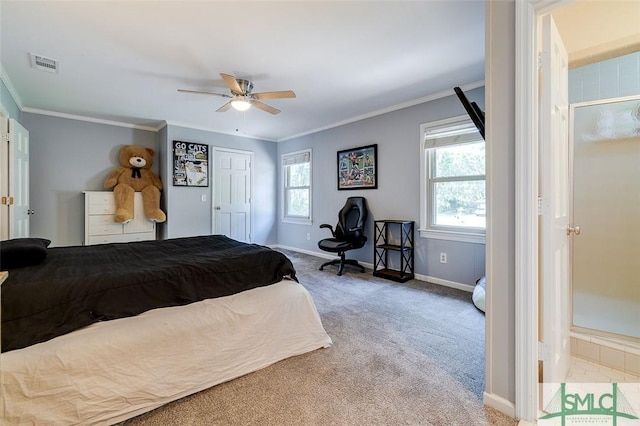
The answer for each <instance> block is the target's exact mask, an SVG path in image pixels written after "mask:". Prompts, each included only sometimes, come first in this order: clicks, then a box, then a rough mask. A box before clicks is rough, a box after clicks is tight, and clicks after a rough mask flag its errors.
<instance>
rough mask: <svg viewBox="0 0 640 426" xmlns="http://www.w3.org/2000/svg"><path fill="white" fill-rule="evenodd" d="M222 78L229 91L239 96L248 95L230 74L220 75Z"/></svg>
mask: <svg viewBox="0 0 640 426" xmlns="http://www.w3.org/2000/svg"><path fill="white" fill-rule="evenodd" d="M220 77H222V79H223V80H224V82H225V83H227V86H229V89H231V91H232V92H233V93H237V94H239V95H246V93H244V92H243V91H242V88H241V87H240V85H239V84H238V82H237V81H236V78H235V77H234V76H232V75H230V74H223V73H220Z"/></svg>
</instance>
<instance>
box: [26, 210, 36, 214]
mask: <svg viewBox="0 0 640 426" xmlns="http://www.w3.org/2000/svg"><path fill="white" fill-rule="evenodd" d="M27 214H36V212H35V210H27Z"/></svg>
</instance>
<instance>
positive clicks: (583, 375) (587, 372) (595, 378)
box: [566, 356, 640, 383]
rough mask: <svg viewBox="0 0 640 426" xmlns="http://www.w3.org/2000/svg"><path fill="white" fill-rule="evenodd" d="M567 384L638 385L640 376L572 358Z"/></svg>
mask: <svg viewBox="0 0 640 426" xmlns="http://www.w3.org/2000/svg"><path fill="white" fill-rule="evenodd" d="M566 382H567V383H640V376H638V375H635V374H631V373H625V372H623V371H619V370H614V369H613V368H609V367H606V366H604V365H600V364H596V363H593V362H590V361H587V360H586V359H581V358H577V357H574V356H572V357H571V360H570V361H569V373H568V374H567V379H566Z"/></svg>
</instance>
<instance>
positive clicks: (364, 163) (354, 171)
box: [338, 144, 378, 190]
mask: <svg viewBox="0 0 640 426" xmlns="http://www.w3.org/2000/svg"><path fill="white" fill-rule="evenodd" d="M377 150H378V145H375V144H374V145H367V146H361V147H358V148H352V149H345V150H343V151H338V190H343V189H376V188H378V152H377Z"/></svg>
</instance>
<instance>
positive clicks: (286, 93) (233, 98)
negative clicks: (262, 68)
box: [178, 73, 296, 114]
mask: <svg viewBox="0 0 640 426" xmlns="http://www.w3.org/2000/svg"><path fill="white" fill-rule="evenodd" d="M220 77H222V79H223V80H224V82H225V83H226V84H227V86H229V89H230V90H231V95H227V94H224V93H214V92H205V91H202V90H187V89H178V92H183V93H196V94H199V95H213V96H222V97H223V98H230V100H229V102H227V103H226V104H224V105H222V106H221V107H220V108H218V109H217V110H216V112H224V111H227V110H229V108H232V107H233V108H234V109H236V110H238V111H246V110H248V109H249V108H251V106H255V107H256V108H258V109H261V110H263V111H266V112H268V113H270V114H278V113H279V112H280V110H279V109H277V108H274V107H272V106H270V105H267V104H265V103H264V102H261V100H262V99H282V98H295V97H296V94H295V93H294V92H293V90H281V91H278V92H260V93H251V89H253V83H252V82H250V81H249V80H244V79H241V78H235V77H234V76H232V75H231V74H224V73H220Z"/></svg>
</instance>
